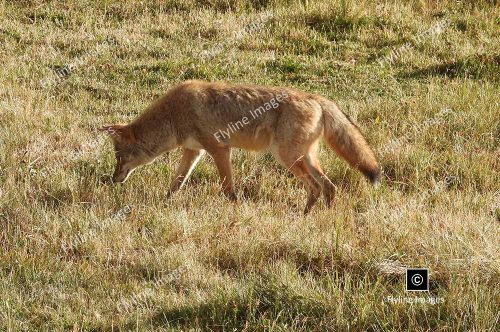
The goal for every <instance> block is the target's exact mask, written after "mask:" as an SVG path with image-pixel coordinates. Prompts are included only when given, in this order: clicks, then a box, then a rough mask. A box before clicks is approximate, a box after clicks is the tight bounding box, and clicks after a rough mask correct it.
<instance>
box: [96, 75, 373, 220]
mask: <svg viewBox="0 0 500 332" xmlns="http://www.w3.org/2000/svg"><path fill="white" fill-rule="evenodd" d="M101 130H104V131H106V132H108V133H109V134H110V135H111V137H112V139H113V142H114V145H115V154H116V161H117V163H116V169H115V172H114V175H113V181H114V182H124V181H125V180H126V179H127V178H128V177H129V175H130V174H131V173H132V171H133V170H134V169H135V168H137V167H138V166H140V165H143V164H147V163H150V162H152V161H153V160H154V159H155V158H156V157H158V156H159V155H161V154H163V153H165V152H167V151H169V150H172V149H175V148H176V147H181V148H182V149H183V151H184V154H183V156H182V159H181V161H180V165H179V168H178V169H177V172H176V174H175V176H174V178H173V180H172V184H171V185H170V189H169V191H168V196H170V195H172V194H173V193H174V192H175V191H177V190H178V189H179V188H180V187H181V186H182V185H183V184H184V183H185V182H186V180H187V179H188V178H189V175H190V174H191V172H192V171H193V169H194V167H195V166H196V164H197V162H198V161H199V159H200V157H201V156H202V155H203V154H204V152H205V151H206V152H208V153H209V154H210V155H211V156H212V157H213V159H214V161H215V165H216V166H217V170H218V172H219V176H220V180H221V183H222V189H223V192H224V194H225V195H226V196H227V197H228V198H229V199H230V200H236V194H235V190H234V184H233V178H232V172H231V164H230V152H231V148H243V149H250V150H266V151H270V152H271V153H272V154H273V155H274V157H275V158H276V159H277V160H278V161H279V162H280V163H281V164H282V165H283V166H284V167H286V168H287V169H288V170H290V171H291V172H292V173H293V174H295V175H296V176H297V177H298V178H299V179H300V180H301V181H302V182H303V183H304V185H305V187H306V190H307V192H308V198H307V203H306V207H305V210H304V213H308V212H309V211H310V210H311V208H312V207H313V205H314V204H315V203H316V201H317V200H318V198H319V196H320V195H321V193H323V196H324V198H325V201H326V204H327V206H330V204H331V201H332V199H333V196H334V191H335V186H334V185H333V184H332V182H331V181H330V179H328V177H327V176H326V175H325V173H323V171H322V169H321V166H320V164H319V161H318V159H317V157H316V150H317V147H318V144H319V140H320V138H321V137H324V138H325V141H326V142H327V143H328V145H329V146H330V147H332V149H333V150H335V151H336V152H337V153H338V154H339V155H340V156H341V157H343V158H344V159H345V160H347V162H348V163H349V164H350V165H351V166H353V167H355V168H357V169H358V170H360V171H361V172H362V173H363V174H364V175H366V176H367V177H368V178H369V179H370V181H371V182H372V183H374V184H377V183H378V182H379V180H380V175H381V170H380V166H379V164H378V162H377V160H376V158H375V155H374V153H373V151H372V149H371V148H370V147H369V145H368V143H367V142H366V140H365V139H364V138H363V136H362V135H361V133H360V132H359V130H358V129H357V128H356V126H355V125H354V124H353V123H352V122H351V121H350V120H349V118H348V117H347V116H346V115H345V114H344V113H342V112H341V111H340V110H339V109H338V107H337V106H336V105H335V103H334V102H332V101H330V100H328V99H326V98H324V97H321V96H319V95H313V94H309V93H305V92H301V91H298V90H294V89H290V88H278V87H262V86H254V85H230V84H225V83H208V82H201V81H187V82H184V83H182V84H180V85H178V86H176V87H174V88H173V89H171V90H170V91H169V92H168V93H166V94H165V95H164V96H162V97H160V98H159V99H158V100H156V101H155V102H154V103H153V104H152V105H151V106H149V107H148V108H147V109H146V111H145V112H144V113H143V114H141V115H140V116H139V117H138V118H137V119H136V120H134V121H133V122H132V123H130V124H128V125H123V124H118V125H109V126H104V127H102V128H101Z"/></svg>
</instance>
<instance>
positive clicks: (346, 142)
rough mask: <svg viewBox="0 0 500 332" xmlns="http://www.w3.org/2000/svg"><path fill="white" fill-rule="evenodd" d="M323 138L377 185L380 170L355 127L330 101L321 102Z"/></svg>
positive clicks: (373, 155) (371, 151)
mask: <svg viewBox="0 0 500 332" xmlns="http://www.w3.org/2000/svg"><path fill="white" fill-rule="evenodd" d="M320 104H321V107H322V109H323V119H324V129H325V130H324V132H325V134H324V138H325V140H326V142H327V143H328V145H330V147H331V148H332V149H333V150H335V152H336V153H337V154H338V155H340V156H341V157H342V158H344V159H345V160H347V162H348V163H349V164H350V165H351V166H352V167H355V168H357V169H358V170H359V171H360V172H361V173H363V174H364V175H365V176H366V177H367V178H368V179H370V181H371V183H372V184H374V185H378V184H379V182H380V177H381V173H382V170H381V168H380V165H379V164H378V162H377V159H376V158H375V154H374V153H373V150H372V149H371V148H370V146H369V145H368V143H367V142H366V140H365V139H364V137H363V135H361V133H360V132H359V130H358V128H357V127H356V125H354V124H353V123H352V122H351V120H350V119H349V118H348V117H347V116H346V115H345V114H344V113H343V112H342V111H341V110H340V109H339V108H338V107H337V105H335V103H334V102H332V101H330V100H321V102H320Z"/></svg>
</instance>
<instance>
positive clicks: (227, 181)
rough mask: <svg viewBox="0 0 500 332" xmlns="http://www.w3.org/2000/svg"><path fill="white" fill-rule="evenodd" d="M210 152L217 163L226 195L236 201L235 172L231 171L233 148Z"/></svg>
mask: <svg viewBox="0 0 500 332" xmlns="http://www.w3.org/2000/svg"><path fill="white" fill-rule="evenodd" d="M209 153H210V155H211V156H212V158H214V162H215V165H216V166H217V170H218V171H219V176H220V182H221V185H222V191H223V192H224V195H226V197H227V198H228V199H229V200H230V201H232V202H234V201H236V200H237V198H236V192H235V190H234V183H233V174H232V171H231V149H230V148H218V149H214V150H213V151H209Z"/></svg>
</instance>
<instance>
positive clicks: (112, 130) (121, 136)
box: [99, 124, 135, 144]
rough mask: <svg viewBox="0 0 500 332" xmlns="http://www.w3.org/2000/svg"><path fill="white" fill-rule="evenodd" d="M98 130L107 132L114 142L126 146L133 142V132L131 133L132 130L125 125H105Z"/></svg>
mask: <svg viewBox="0 0 500 332" xmlns="http://www.w3.org/2000/svg"><path fill="white" fill-rule="evenodd" d="M99 130H100V131H105V132H107V133H108V134H109V135H110V136H111V138H112V139H113V140H115V141H116V142H119V143H126V144H129V143H133V142H135V136H134V132H133V131H132V128H130V127H129V126H127V125H122V124H114V125H105V126H102V127H101V128H99Z"/></svg>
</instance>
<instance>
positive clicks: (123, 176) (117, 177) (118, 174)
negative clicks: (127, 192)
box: [113, 169, 130, 183]
mask: <svg viewBox="0 0 500 332" xmlns="http://www.w3.org/2000/svg"><path fill="white" fill-rule="evenodd" d="M129 175H130V170H128V169H124V170H117V171H115V174H113V183H123V182H125V181H126V180H127V178H128V176H129Z"/></svg>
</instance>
